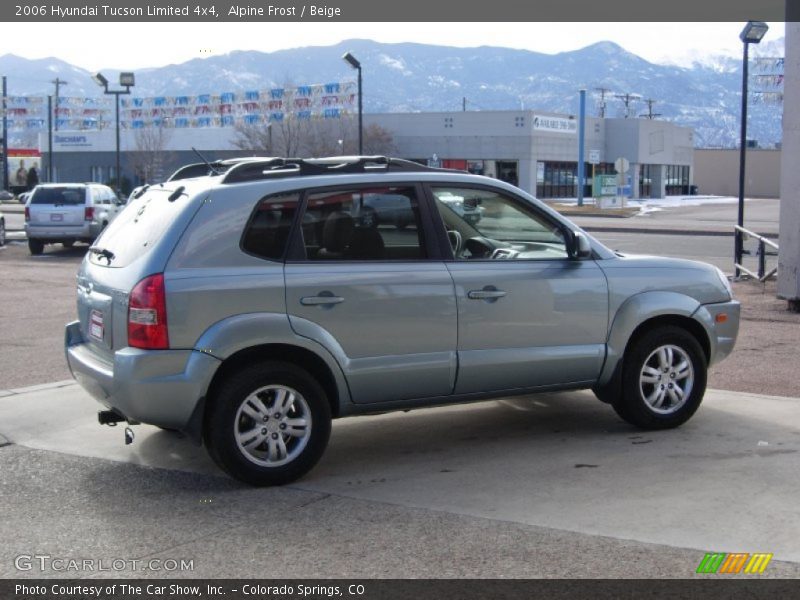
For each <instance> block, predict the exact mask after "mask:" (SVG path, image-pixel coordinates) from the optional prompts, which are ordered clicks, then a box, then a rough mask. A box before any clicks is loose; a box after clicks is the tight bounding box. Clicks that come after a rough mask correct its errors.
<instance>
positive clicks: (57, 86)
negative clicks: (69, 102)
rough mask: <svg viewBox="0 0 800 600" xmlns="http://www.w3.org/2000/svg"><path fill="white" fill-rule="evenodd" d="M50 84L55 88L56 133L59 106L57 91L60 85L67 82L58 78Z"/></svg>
mask: <svg viewBox="0 0 800 600" xmlns="http://www.w3.org/2000/svg"><path fill="white" fill-rule="evenodd" d="M50 83H52V84H54V85H55V86H56V131H58V104H59V102H58V98H59V93H58V91H59V89H60V88H61V86H62V85H67V83H69V82H68V81H64V80H63V79H61V78H59V77H56V78H55V79H54V80H53V81H51V82H50Z"/></svg>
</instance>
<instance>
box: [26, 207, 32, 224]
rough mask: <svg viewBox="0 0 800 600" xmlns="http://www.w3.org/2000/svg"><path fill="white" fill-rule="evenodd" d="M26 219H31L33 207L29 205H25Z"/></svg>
mask: <svg viewBox="0 0 800 600" xmlns="http://www.w3.org/2000/svg"><path fill="white" fill-rule="evenodd" d="M25 220H26V221H30V220H31V209H30V208H29V207H27V206H26V207H25Z"/></svg>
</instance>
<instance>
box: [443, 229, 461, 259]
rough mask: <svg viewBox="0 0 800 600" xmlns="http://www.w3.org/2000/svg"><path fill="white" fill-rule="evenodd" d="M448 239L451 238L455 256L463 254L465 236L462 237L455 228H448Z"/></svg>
mask: <svg viewBox="0 0 800 600" xmlns="http://www.w3.org/2000/svg"><path fill="white" fill-rule="evenodd" d="M447 239H448V240H450V247H451V248H452V249H453V257H454V258H458V255H459V254H461V250H462V247H463V242H464V238H462V237H461V234H460V233H459V232H458V231H456V230H455V229H448V230H447Z"/></svg>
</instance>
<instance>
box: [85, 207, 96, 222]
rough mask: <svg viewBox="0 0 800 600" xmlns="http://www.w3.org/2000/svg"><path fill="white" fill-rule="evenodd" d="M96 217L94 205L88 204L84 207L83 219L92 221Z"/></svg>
mask: <svg viewBox="0 0 800 600" xmlns="http://www.w3.org/2000/svg"><path fill="white" fill-rule="evenodd" d="M92 219H94V206H87V207H86V208H84V209H83V220H84V221H91V220H92Z"/></svg>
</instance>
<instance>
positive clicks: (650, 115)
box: [642, 98, 661, 119]
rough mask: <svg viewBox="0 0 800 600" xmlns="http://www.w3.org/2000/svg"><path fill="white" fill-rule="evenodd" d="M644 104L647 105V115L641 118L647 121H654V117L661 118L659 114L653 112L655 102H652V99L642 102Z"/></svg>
mask: <svg viewBox="0 0 800 600" xmlns="http://www.w3.org/2000/svg"><path fill="white" fill-rule="evenodd" d="M644 103H645V104H647V114H646V115H642V116H643V117H647V118H648V119H655V118H656V117H660V116H661V113H654V112H653V105H654V104H655V103H656V101H655V100H653V99H652V98H648V99H647V100H645V101H644Z"/></svg>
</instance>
